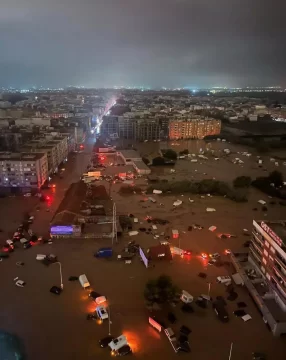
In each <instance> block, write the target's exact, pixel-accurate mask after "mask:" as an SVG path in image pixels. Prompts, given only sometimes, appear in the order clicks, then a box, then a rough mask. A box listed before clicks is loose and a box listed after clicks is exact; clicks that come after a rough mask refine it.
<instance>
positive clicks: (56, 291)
mask: <svg viewBox="0 0 286 360" xmlns="http://www.w3.org/2000/svg"><path fill="white" fill-rule="evenodd" d="M50 292H51V293H53V294H56V295H60V294H61V292H62V289H61V288H59V287H58V286H52V287H51V288H50Z"/></svg>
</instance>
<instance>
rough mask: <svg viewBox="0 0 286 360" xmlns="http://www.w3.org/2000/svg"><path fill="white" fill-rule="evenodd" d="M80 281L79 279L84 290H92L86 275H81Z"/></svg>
mask: <svg viewBox="0 0 286 360" xmlns="http://www.w3.org/2000/svg"><path fill="white" fill-rule="evenodd" d="M78 279H79V282H80V284H81V286H82V287H83V288H84V289H88V288H90V283H89V282H88V280H87V277H86V275H85V274H83V275H80V276H79V277H78Z"/></svg>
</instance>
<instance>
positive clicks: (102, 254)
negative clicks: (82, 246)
mask: <svg viewBox="0 0 286 360" xmlns="http://www.w3.org/2000/svg"><path fill="white" fill-rule="evenodd" d="M112 253H113V250H112V248H111V247H104V248H100V249H98V250H97V252H96V253H95V254H94V256H95V257H96V258H110V257H112Z"/></svg>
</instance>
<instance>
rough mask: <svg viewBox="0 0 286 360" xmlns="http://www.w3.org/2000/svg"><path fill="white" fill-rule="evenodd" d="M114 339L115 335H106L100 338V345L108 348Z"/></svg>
mask: <svg viewBox="0 0 286 360" xmlns="http://www.w3.org/2000/svg"><path fill="white" fill-rule="evenodd" d="M113 340H114V337H113V336H106V337H104V338H102V339H101V340H99V346H100V347H102V348H106V347H107V346H108V344H109V343H110V342H111V341H113Z"/></svg>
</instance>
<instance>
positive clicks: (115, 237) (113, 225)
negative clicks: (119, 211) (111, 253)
mask: <svg viewBox="0 0 286 360" xmlns="http://www.w3.org/2000/svg"><path fill="white" fill-rule="evenodd" d="M114 241H115V242H116V243H117V222H116V204H115V202H114V203H113V211H112V246H113V244H114Z"/></svg>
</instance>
